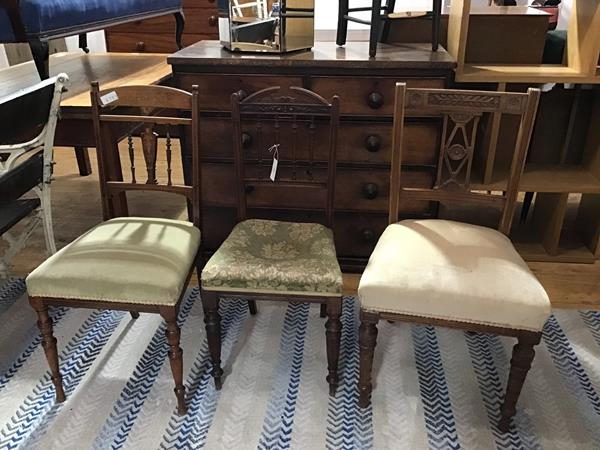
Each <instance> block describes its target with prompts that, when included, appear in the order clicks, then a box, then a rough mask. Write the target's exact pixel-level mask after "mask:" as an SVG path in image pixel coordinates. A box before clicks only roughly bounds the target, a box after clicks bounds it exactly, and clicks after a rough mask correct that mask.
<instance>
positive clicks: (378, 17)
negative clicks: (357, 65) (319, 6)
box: [336, 0, 442, 56]
mask: <svg viewBox="0 0 600 450" xmlns="http://www.w3.org/2000/svg"><path fill="white" fill-rule="evenodd" d="M395 6H396V0H385V2H384V3H383V4H382V1H381V0H373V5H372V6H360V7H353V8H351V7H350V0H340V4H339V9H338V28H337V38H336V42H337V44H338V45H344V44H345V43H346V35H347V34H348V22H356V23H361V24H363V25H369V26H370V27H371V28H370V31H369V55H370V56H375V55H376V54H377V43H378V42H388V35H389V31H390V22H391V21H392V19H394V18H398V17H394V7H395ZM364 11H369V12H371V20H366V19H362V18H359V17H356V16H353V15H352V13H356V12H364ZM441 11H442V0H433V10H432V12H431V13H429V14H427V18H428V19H430V20H431V49H432V50H433V51H434V52H435V51H437V49H438V45H439V35H440V16H441Z"/></svg>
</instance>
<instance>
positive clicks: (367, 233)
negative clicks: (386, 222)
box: [360, 228, 375, 244]
mask: <svg viewBox="0 0 600 450" xmlns="http://www.w3.org/2000/svg"><path fill="white" fill-rule="evenodd" d="M360 237H361V238H362V240H363V242H366V243H367V244H370V243H371V242H373V241H374V240H375V232H374V231H373V230H371V229H370V228H363V229H362V230H361V232H360Z"/></svg>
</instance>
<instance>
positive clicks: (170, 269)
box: [26, 217, 200, 306]
mask: <svg viewBox="0 0 600 450" xmlns="http://www.w3.org/2000/svg"><path fill="white" fill-rule="evenodd" d="M199 246H200V230H198V229H197V228H196V227H194V225H193V224H191V223H189V222H183V221H179V220H169V219H156V218H142V217H122V218H117V219H112V220H109V221H107V222H103V223H101V224H100V225H98V226H96V227H94V228H92V229H91V230H90V231H88V232H87V233H85V234H84V235H83V236H81V237H79V238H77V240H75V241H73V242H72V243H71V244H69V245H67V246H66V247H64V248H63V249H61V250H60V251H59V252H57V253H55V254H54V255H53V256H51V257H50V258H48V259H47V260H46V261H45V262H44V263H42V264H41V265H40V266H39V267H38V268H37V269H35V270H34V271H33V272H31V274H29V276H28V277H27V280H26V282H27V292H28V294H29V296H30V297H53V298H64V299H80V300H101V301H109V302H118V303H137V304H145V305H158V306H163V305H165V306H173V305H175V304H176V303H177V301H178V300H179V296H180V294H181V292H182V290H183V288H184V284H185V281H186V279H187V275H188V272H189V270H190V267H191V266H192V264H193V262H194V258H195V256H196V253H197V251H198V247H199Z"/></svg>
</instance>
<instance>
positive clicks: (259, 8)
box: [231, 0, 269, 19]
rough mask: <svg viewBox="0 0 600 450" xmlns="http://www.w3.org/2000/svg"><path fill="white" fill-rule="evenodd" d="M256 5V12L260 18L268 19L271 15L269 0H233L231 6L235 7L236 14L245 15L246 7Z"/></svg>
mask: <svg viewBox="0 0 600 450" xmlns="http://www.w3.org/2000/svg"><path fill="white" fill-rule="evenodd" d="M253 7H256V14H257V16H258V18H259V19H266V18H267V17H268V16H269V11H268V5H267V0H256V1H254V2H242V3H240V0H233V4H232V6H231V8H232V9H233V14H234V16H237V17H244V13H243V11H242V10H243V9H244V8H253Z"/></svg>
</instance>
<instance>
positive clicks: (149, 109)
mask: <svg viewBox="0 0 600 450" xmlns="http://www.w3.org/2000/svg"><path fill="white" fill-rule="evenodd" d="M91 100H92V115H93V121H94V131H95V134H96V141H97V148H98V151H97V154H98V172H99V177H100V189H101V194H102V207H103V213H104V218H105V220H108V219H111V218H113V217H115V216H117V215H118V214H117V212H115V211H114V210H113V209H112V207H111V201H110V200H111V199H112V198H114V197H115V196H117V195H122V194H123V193H126V192H128V191H160V192H168V193H173V194H178V195H182V196H184V197H186V199H187V200H188V204H190V205H191V208H192V221H193V223H194V225H196V226H197V227H198V228H200V227H201V212H200V198H201V193H200V170H199V164H200V155H199V143H198V139H199V130H198V127H199V110H198V87H197V86H193V87H192V93H191V94H190V93H189V92H185V91H182V90H179V89H174V88H170V87H164V86H123V87H118V88H114V89H107V90H104V91H101V90H100V87H99V85H98V83H97V82H94V83H92V91H91ZM165 110H169V111H171V110H176V111H178V112H179V113H178V114H177V115H176V116H175V115H171V116H167V115H162V112H163V111H165ZM132 111H135V112H136V114H132V113H131V112H132ZM190 117H191V118H190ZM115 124H116V125H117V126H119V127H128V128H129V129H130V130H131V131H130V132H129V133H128V134H127V150H128V156H129V163H130V167H131V180H130V181H123V179H124V177H123V171H122V169H121V164H120V154H119V146H118V145H116V143H115V142H114V141H113V136H114V133H113V132H112V129H111V126H114V125H115ZM172 126H176V127H178V128H179V129H180V133H183V132H185V130H184V128H185V127H191V129H192V133H191V134H192V183H191V185H186V184H176V183H173V175H172V138H173V136H172V135H171V127H172ZM137 136H139V140H140V141H141V150H142V155H143V158H144V163H145V165H146V181H145V182H142V183H140V182H138V174H137V173H136V160H135V145H134V139H137ZM163 138H164V140H165V146H166V164H167V167H166V183H164V182H161V181H159V177H158V174H157V155H158V144H159V139H163Z"/></svg>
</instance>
